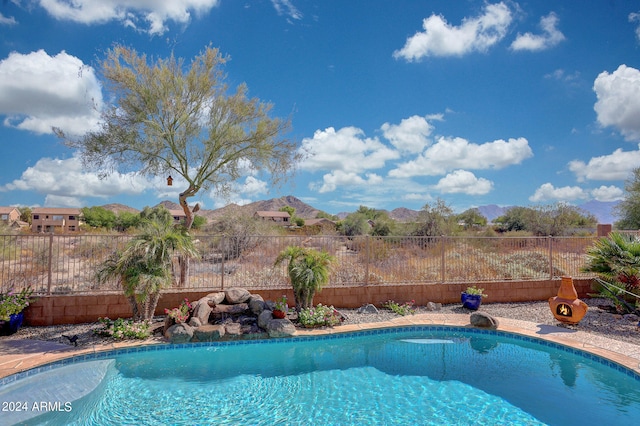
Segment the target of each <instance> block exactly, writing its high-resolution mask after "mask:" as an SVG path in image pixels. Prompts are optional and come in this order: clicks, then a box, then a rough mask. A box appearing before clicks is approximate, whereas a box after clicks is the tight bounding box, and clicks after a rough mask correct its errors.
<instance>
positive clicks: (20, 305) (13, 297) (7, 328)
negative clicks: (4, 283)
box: [0, 287, 34, 336]
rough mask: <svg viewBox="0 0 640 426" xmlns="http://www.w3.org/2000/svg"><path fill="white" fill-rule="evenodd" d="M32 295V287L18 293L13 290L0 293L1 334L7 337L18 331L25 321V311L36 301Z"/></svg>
mask: <svg viewBox="0 0 640 426" xmlns="http://www.w3.org/2000/svg"><path fill="white" fill-rule="evenodd" d="M32 294H33V289H32V288H31V287H27V288H23V289H22V290H20V292H18V293H16V292H14V290H13V289H11V290H9V291H8V292H7V293H0V324H1V325H0V334H2V335H5V336H6V335H9V334H13V333H15V332H16V331H18V329H19V328H20V326H21V325H22V322H23V321H24V310H25V309H26V308H27V306H29V304H31V303H32V302H33V301H34V299H33V298H32V297H31V295H32Z"/></svg>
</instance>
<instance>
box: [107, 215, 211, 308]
mask: <svg viewBox="0 0 640 426" xmlns="http://www.w3.org/2000/svg"><path fill="white" fill-rule="evenodd" d="M174 254H178V255H181V256H185V257H189V258H193V257H198V256H199V255H198V251H197V250H196V248H195V246H194V244H193V241H192V239H191V236H190V235H189V234H188V233H187V232H186V231H185V230H184V229H182V228H176V227H174V226H173V223H172V222H167V221H165V222H161V221H151V222H145V223H144V225H143V227H142V229H141V233H140V234H138V235H136V236H135V237H134V238H133V239H132V240H131V241H129V243H128V244H127V247H126V249H125V250H124V251H123V252H114V253H113V254H112V255H111V256H109V258H107V260H105V261H104V262H103V263H102V264H101V265H100V266H99V268H98V271H97V274H96V275H97V280H98V282H100V283H103V282H106V281H108V280H109V279H113V278H117V279H118V280H119V282H120V285H121V286H122V288H123V291H124V294H125V296H126V297H127V298H128V299H129V302H130V304H131V308H132V310H133V317H134V320H138V319H144V320H150V319H151V318H152V317H153V314H154V312H155V308H156V306H157V304H158V299H159V297H160V291H161V290H162V289H163V288H166V287H168V286H170V285H171V283H172V279H173V276H172V257H173V255H174Z"/></svg>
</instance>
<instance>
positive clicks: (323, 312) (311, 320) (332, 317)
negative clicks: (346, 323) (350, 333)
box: [298, 304, 342, 327]
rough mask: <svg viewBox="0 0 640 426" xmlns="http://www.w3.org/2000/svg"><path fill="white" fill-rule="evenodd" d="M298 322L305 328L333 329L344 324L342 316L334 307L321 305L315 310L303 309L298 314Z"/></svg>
mask: <svg viewBox="0 0 640 426" xmlns="http://www.w3.org/2000/svg"><path fill="white" fill-rule="evenodd" d="M298 321H300V324H302V325H303V326H305V327H322V326H330V327H333V326H334V325H338V324H340V322H342V316H341V315H340V313H339V312H338V311H336V309H335V308H334V307H333V306H324V305H323V304H319V305H318V306H316V307H315V308H313V307H311V308H304V309H302V310H301V311H300V313H299V314H298Z"/></svg>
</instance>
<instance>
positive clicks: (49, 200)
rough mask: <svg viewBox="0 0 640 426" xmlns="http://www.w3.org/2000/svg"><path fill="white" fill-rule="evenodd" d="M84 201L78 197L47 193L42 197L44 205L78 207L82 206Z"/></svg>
mask: <svg viewBox="0 0 640 426" xmlns="http://www.w3.org/2000/svg"><path fill="white" fill-rule="evenodd" d="M85 205H86V203H85V202H84V200H82V199H81V198H78V197H67V196H65V195H52V194H49V195H47V196H46V197H44V206H45V207H69V208H78V207H84V206H85Z"/></svg>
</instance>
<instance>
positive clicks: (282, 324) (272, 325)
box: [264, 318, 296, 338]
mask: <svg viewBox="0 0 640 426" xmlns="http://www.w3.org/2000/svg"><path fill="white" fill-rule="evenodd" d="M264 329H265V330H267V333H268V334H269V337H275V338H277V337H291V336H293V335H294V334H296V327H295V325H293V323H292V322H291V321H290V320H288V319H287V318H283V319H278V318H273V319H271V320H270V321H269V322H268V323H267V325H266V327H264Z"/></svg>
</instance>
